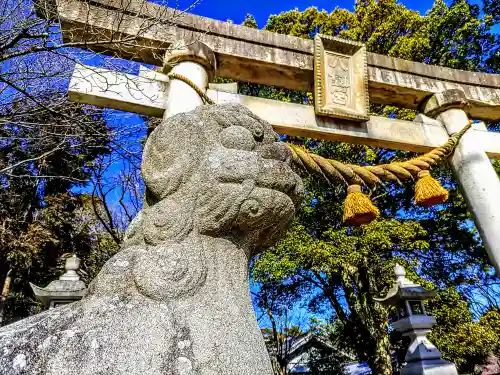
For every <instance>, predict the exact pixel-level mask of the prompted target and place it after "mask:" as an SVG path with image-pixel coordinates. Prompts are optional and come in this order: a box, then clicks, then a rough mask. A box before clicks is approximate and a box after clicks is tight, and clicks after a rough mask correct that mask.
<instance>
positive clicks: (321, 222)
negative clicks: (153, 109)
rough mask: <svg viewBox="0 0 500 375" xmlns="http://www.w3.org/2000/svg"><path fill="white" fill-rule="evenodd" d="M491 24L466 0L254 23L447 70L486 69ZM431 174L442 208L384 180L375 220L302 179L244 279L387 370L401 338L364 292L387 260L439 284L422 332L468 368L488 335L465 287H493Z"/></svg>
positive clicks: (328, 149)
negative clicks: (364, 221)
mask: <svg viewBox="0 0 500 375" xmlns="http://www.w3.org/2000/svg"><path fill="white" fill-rule="evenodd" d="M492 3H494V2H492ZM488 4H489V3H488ZM488 6H490V7H491V4H489V5H488ZM493 22H494V17H492V16H491V15H490V14H488V13H486V14H484V15H481V14H480V12H479V9H478V7H477V6H475V5H471V4H469V3H468V2H467V1H454V2H453V3H452V4H451V5H449V6H448V5H446V3H444V2H443V1H441V0H438V1H436V2H435V3H434V5H433V7H432V9H430V10H429V11H428V12H427V13H426V15H424V16H421V15H420V14H419V13H417V12H415V11H412V10H409V9H407V8H406V7H405V6H404V5H402V4H400V3H397V2H396V1H394V0H380V1H374V0H363V1H359V2H356V5H355V8H354V11H353V12H350V11H348V10H345V9H339V8H336V9H334V10H333V11H332V12H330V13H328V12H326V11H324V10H323V11H320V10H318V9H317V8H308V9H306V10H304V11H298V10H297V9H296V10H291V11H287V12H282V13H281V14H279V15H273V16H271V17H270V18H269V20H268V23H267V25H266V26H265V29H266V30H269V31H274V32H278V33H283V34H289V35H294V36H299V37H303V38H313V37H314V35H315V34H316V33H322V34H326V35H334V36H338V37H341V38H346V39H351V40H356V41H361V42H363V43H365V44H366V46H367V49H368V50H369V51H370V52H375V53H380V54H385V55H390V56H394V57H400V58H404V59H407V60H413V61H419V62H424V63H431V64H437V65H442V66H447V67H452V68H459V69H467V70H476V71H477V70H485V71H498V70H499V66H500V64H498V59H497V60H495V58H496V56H498V50H499V49H498V41H496V40H495V35H494V34H492V32H491V27H492V26H493ZM495 64H497V65H495ZM243 87H244V88H243V89H242V90H247V91H246V92H244V93H245V94H247V95H248V94H250V95H256V96H264V97H270V98H273V99H278V100H285V101H295V102H299V103H300V102H302V103H307V102H311V100H310V98H306V93H296V92H290V91H287V90H281V89H278V88H266V91H264V90H263V87H262V86H257V85H245V86H243ZM371 111H372V113H375V114H379V115H383V116H387V117H398V118H401V119H406V120H412V119H413V118H414V116H415V114H416V112H415V111H411V110H406V109H399V108H396V107H392V106H380V105H372V108H371ZM288 140H290V141H293V142H295V143H299V144H300V143H301V144H304V145H305V146H306V147H307V148H309V149H310V150H312V151H313V152H316V153H318V154H320V155H322V156H325V157H328V158H334V159H337V160H340V161H343V162H347V163H355V164H361V165H364V164H377V163H381V162H385V161H387V160H389V159H391V160H401V159H405V158H408V157H410V156H411V154H410V153H407V152H399V151H398V152H396V151H391V150H385V149H373V148H370V147H366V146H359V145H356V146H353V145H347V144H343V143H334V142H325V141H317V140H311V139H292V138H288ZM433 175H434V176H436V177H438V178H439V180H440V181H441V183H442V184H443V185H444V186H445V187H446V188H448V189H449V190H450V198H449V201H448V202H447V203H446V204H443V205H440V206H438V207H436V208H433V209H430V210H429V209H422V208H419V207H416V206H415V205H414V204H413V189H412V186H411V184H408V185H403V186H396V185H392V186H385V187H383V189H379V190H375V191H373V192H371V195H372V200H373V201H374V202H375V203H376V205H377V207H378V208H379V209H380V210H381V213H382V215H381V219H380V220H379V221H377V222H374V223H372V224H370V225H368V226H365V227H362V228H352V227H347V226H345V225H344V224H343V223H342V201H343V199H344V198H345V191H344V188H343V187H339V186H331V185H328V184H326V183H325V182H324V181H321V180H319V179H317V178H314V177H312V176H309V175H307V174H304V175H303V180H304V183H305V186H306V191H307V195H306V199H305V201H304V202H303V205H302V207H301V210H300V212H299V214H298V217H297V220H296V222H295V223H294V225H293V227H292V228H291V229H290V230H289V232H288V233H287V235H286V237H285V238H284V239H283V240H282V241H281V242H280V243H278V244H277V245H276V246H275V247H274V248H272V249H270V250H269V251H268V252H266V253H264V254H262V255H261V256H260V257H259V258H258V259H256V261H255V265H254V268H253V276H254V278H255V280H258V281H259V282H260V283H262V285H266V284H269V283H272V284H274V287H273V290H274V294H273V295H271V297H272V298H273V299H277V300H279V298H280V297H279V296H278V295H276V291H277V290H279V291H281V292H282V293H286V294H287V296H288V299H289V300H288V304H290V303H291V299H294V298H295V301H296V302H297V303H304V302H307V303H308V307H309V309H310V311H311V312H312V313H321V314H327V315H329V316H330V319H331V321H332V323H333V324H334V327H335V330H336V332H337V334H338V337H341V338H342V340H343V344H344V347H348V348H351V350H352V351H353V352H354V353H355V354H356V356H357V358H358V359H359V360H366V361H368V363H369V365H370V367H371V368H372V371H373V372H374V373H377V374H391V373H392V368H391V362H390V357H389V352H390V348H391V346H392V347H395V348H396V347H398V346H399V347H401V345H402V341H401V337H399V338H398V337H397V335H391V336H389V335H388V331H387V325H388V318H389V312H388V311H387V310H386V309H384V308H383V307H382V306H380V305H379V304H378V303H377V302H375V300H374V299H373V297H377V296H380V295H384V294H385V293H386V292H387V290H388V287H389V286H390V285H391V284H392V282H393V281H394V273H393V267H394V263H395V262H396V261H397V262H399V263H401V264H403V265H405V267H406V268H407V272H408V274H409V277H410V278H412V279H414V280H415V281H419V282H420V283H422V285H424V286H425V287H428V288H433V287H438V288H442V289H443V290H444V292H442V293H440V295H439V298H438V299H436V301H434V302H431V303H430V304H429V308H428V309H429V311H430V312H431V313H433V314H435V315H436V316H437V320H438V325H437V327H436V328H435V331H434V333H433V336H432V338H431V339H433V340H435V342H436V344H437V345H438V347H439V348H440V350H442V352H443V353H444V355H445V357H446V358H448V359H451V360H453V361H455V363H456V364H457V365H458V366H459V370H463V371H471V369H474V366H475V365H477V364H481V363H482V362H483V361H484V359H485V357H486V356H487V355H488V353H490V352H491V351H492V350H493V348H494V345H493V343H495V342H496V340H497V339H498V336H497V334H495V333H492V330H491V329H487V328H486V325H485V324H483V323H480V322H475V321H474V319H473V316H472V314H471V310H470V309H471V307H472V304H473V303H474V300H472V299H469V300H467V296H471V295H472V294H473V290H475V288H482V286H486V287H485V289H488V290H490V291H491V289H489V288H488V287H487V286H488V285H491V284H495V283H496V282H497V279H496V276H494V275H493V274H492V272H491V268H490V266H489V265H488V259H487V256H486V252H485V250H484V248H483V246H482V243H481V241H480V239H479V237H478V235H477V232H476V231H475V229H474V228H473V226H472V223H471V219H470V213H469V212H468V211H467V208H466V205H465V202H464V200H463V198H462V196H461V194H460V192H459V190H458V188H457V185H456V182H455V181H454V179H453V177H452V176H451V173H450V172H449V170H448V169H446V168H437V169H435V170H434V172H433ZM417 271H418V272H417ZM276 284H280V286H279V287H278V286H276ZM261 293H266V288H263V289H262V290H261ZM490 297H491V296H490ZM494 298H495V297H493V299H494ZM280 308H283V306H282V305H280ZM390 340H391V341H390ZM464 343H465V345H464ZM403 357H404V355H403ZM396 367H397V366H396Z"/></svg>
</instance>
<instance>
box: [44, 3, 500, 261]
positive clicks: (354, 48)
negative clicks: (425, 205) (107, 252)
mask: <svg viewBox="0 0 500 375" xmlns="http://www.w3.org/2000/svg"><path fill="white" fill-rule="evenodd" d="M38 11H39V13H41V14H44V15H45V16H46V17H49V16H53V15H54V14H57V15H58V17H59V18H60V20H61V27H62V30H63V38H64V39H65V40H66V41H69V42H82V41H92V42H93V43H92V44H91V45H88V46H87V48H88V49H92V50H94V51H98V52H103V53H107V54H114V55H117V56H119V57H122V58H125V59H131V60H136V61H141V62H145V63H148V64H153V65H156V66H163V67H164V69H165V71H166V70H167V69H172V71H173V72H176V73H178V74H182V75H184V76H186V77H187V78H189V79H190V80H191V81H193V82H194V83H195V84H196V85H197V86H199V87H201V88H203V89H206V88H207V87H208V83H209V81H210V79H211V78H212V77H213V76H214V75H218V76H222V77H227V78H231V79H235V80H238V81H245V82H251V83H258V84H266V85H275V86H279V87H284V88H288V89H293V90H301V91H308V92H314V99H315V107H311V106H305V105H297V104H290V103H282V102H277V101H273V100H266V99H260V98H252V97H248V96H243V95H238V94H237V93H236V92H234V85H233V86H231V88H232V89H228V87H229V86H227V85H222V86H221V85H211V87H210V88H209V90H208V92H207V93H208V95H209V96H210V97H211V98H212V99H213V100H214V101H215V102H218V103H222V102H231V101H232V102H240V103H243V104H244V105H246V106H247V107H248V108H249V109H251V110H252V111H253V112H254V113H255V114H257V115H258V116H260V117H262V118H263V119H265V120H268V121H269V122H270V123H271V124H272V125H273V126H274V127H275V129H276V131H278V132H280V133H286V134H291V135H300V136H309V137H312V138H319V139H330V140H341V141H346V142H353V143H363V144H369V145H372V146H378V147H387V148H393V149H404V150H409V151H417V152H425V151H428V150H430V149H431V148H433V147H436V146H438V145H440V144H442V143H444V142H445V141H446V139H447V138H448V137H449V135H450V134H453V133H455V132H457V131H458V130H460V129H461V128H463V127H464V126H465V125H466V124H467V122H468V120H469V117H470V118H471V119H476V120H483V121H500V76H499V75H495V74H485V73H472V72H465V71H460V70H455V69H449V68H442V67H437V66H431V65H426V64H421V63H416V62H410V61H405V60H401V59H397V58H392V57H387V56H382V55H378V54H373V53H366V51H365V47H364V46H363V45H362V44H359V43H355V42H347V41H342V40H339V39H336V38H332V37H326V36H317V37H316V38H315V40H314V41H312V40H305V39H301V38H297V37H291V36H286V35H280V34H276V33H271V32H267V31H263V30H255V29H251V28H247V27H244V26H238V25H233V24H229V23H226V22H220V21H216V20H211V19H208V18H204V17H199V16H195V15H192V14H188V13H179V11H177V10H174V9H170V8H167V7H162V6H159V5H156V4H153V3H149V2H143V1H140V0H93V1H92V2H88V1H83V0H52V1H39V6H38ZM174 14H178V17H176V18H175V19H174V21H173V22H165V23H162V22H158V21H159V20H160V21H161V20H162V19H164V18H165V17H166V16H167V15H174ZM123 36H125V37H127V36H129V37H130V38H131V40H133V42H130V43H129V44H126V45H125V46H124V45H123V44H119V43H114V42H113V41H114V40H116V39H117V38H118V39H119V38H120V37H123ZM165 56H167V57H166V58H165ZM111 87H112V89H111ZM228 91H229V92H228ZM231 91H232V92H231ZM69 92H70V98H71V99H72V100H74V101H78V102H81V103H89V104H95V105H99V106H103V107H110V108H115V109H121V110H127V111H131V112H137V113H142V114H147V115H152V116H157V117H161V116H163V117H169V116H172V115H173V114H175V113H179V112H183V111H188V110H191V109H193V108H194V107H196V106H198V105H200V104H202V101H201V99H200V98H199V96H198V94H197V93H196V92H195V91H194V90H193V89H192V88H191V87H190V86H188V85H187V84H185V83H184V82H182V81H178V80H174V81H170V82H169V80H168V78H167V77H166V76H165V75H164V74H161V73H157V72H153V71H148V70H146V69H143V70H141V72H140V75H139V76H131V75H126V74H123V73H116V72H112V71H109V70H105V69H101V68H90V67H85V66H77V68H76V69H75V73H74V75H73V79H72V81H71V84H70V90H69ZM172 93H175V95H172ZM369 102H372V103H378V104H390V105H394V106H398V107H403V108H410V109H418V110H419V111H420V112H421V113H422V115H419V116H418V117H417V120H416V121H415V122H408V121H400V120H391V119H386V118H382V117H377V116H369V115H368V104H369ZM499 141H500V135H499V134H496V133H490V132H487V130H486V127H485V125H484V124H481V123H480V124H476V125H475V127H474V130H473V131H470V132H468V133H467V134H466V135H465V136H464V137H463V139H462V140H461V142H460V144H459V146H458V147H457V149H456V151H455V153H454V155H453V156H452V158H451V160H450V163H451V166H452V169H453V171H454V173H455V174H456V177H457V179H458V182H459V184H460V187H461V189H462V191H463V192H464V196H465V199H466V201H467V203H468V207H469V210H470V211H471V213H472V215H473V217H474V220H475V223H476V226H477V228H478V230H479V232H480V234H481V236H482V239H483V242H484V244H485V247H486V249H487V250H488V252H489V255H490V258H491V260H492V262H493V264H494V265H495V267H496V269H497V271H499V270H500V199H499V197H500V181H499V180H498V177H497V175H496V173H495V171H494V169H493V167H492V165H491V163H490V161H489V159H488V157H492V158H499V157H500V142H499Z"/></svg>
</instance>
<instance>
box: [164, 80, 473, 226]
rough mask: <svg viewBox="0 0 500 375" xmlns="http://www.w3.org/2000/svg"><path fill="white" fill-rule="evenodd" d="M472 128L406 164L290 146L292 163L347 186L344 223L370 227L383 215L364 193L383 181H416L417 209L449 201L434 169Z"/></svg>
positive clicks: (465, 127)
mask: <svg viewBox="0 0 500 375" xmlns="http://www.w3.org/2000/svg"><path fill="white" fill-rule="evenodd" d="M167 75H168V76H169V77H170V78H175V79H179V80H181V81H183V82H185V83H186V84H188V85H189V86H191V87H192V88H193V90H195V91H196V92H197V93H198V95H200V97H201V98H202V99H203V101H204V102H205V103H206V104H215V102H214V101H213V100H212V99H210V98H209V97H208V95H207V94H206V93H205V92H203V90H201V89H200V88H199V87H198V86H197V85H196V84H194V82H193V81H191V80H190V79H189V78H186V77H184V76H182V75H180V74H177V73H172V72H171V73H168V74H167ZM471 126H472V121H469V123H468V124H467V125H466V126H464V128H463V129H462V130H461V131H459V132H458V133H455V134H453V135H452V136H451V137H450V138H449V139H448V141H447V142H446V143H445V144H444V145H442V146H440V147H436V148H435V149H433V150H432V151H429V152H428V153H426V154H423V155H420V156H417V157H416V158H412V159H409V160H406V161H402V162H401V161H398V162H392V163H388V164H379V165H373V166H371V165H366V166H360V165H354V164H344V163H342V162H340V161H338V160H334V159H327V158H324V157H322V156H319V155H316V154H314V153H312V152H310V151H309V150H307V149H306V148H305V147H303V146H298V145H295V144H293V143H287V146H288V147H289V149H290V150H291V152H292V160H293V163H294V164H295V165H296V166H298V167H299V168H300V169H302V170H304V171H307V172H309V173H311V174H313V175H316V176H319V177H321V178H324V179H326V180H327V181H328V182H330V183H332V182H340V183H342V184H344V185H345V186H347V197H346V199H345V201H344V221H345V222H347V223H349V224H352V225H363V224H368V223H370V222H372V221H373V220H375V219H376V218H377V217H378V216H379V215H380V212H379V210H378V209H377V207H375V205H374V204H373V203H372V202H371V200H370V198H369V196H368V195H366V194H364V193H363V191H362V189H363V188H365V189H367V190H369V191H371V190H372V189H374V188H375V187H377V186H378V185H381V184H382V181H388V182H395V183H398V184H401V181H402V180H415V178H416V179H417V182H416V183H415V195H414V200H415V203H416V204H417V205H420V206H424V207H430V206H433V205H436V204H441V203H444V202H446V201H447V200H448V191H447V190H446V189H445V188H443V187H442V186H441V184H440V183H439V182H438V181H437V180H436V179H434V178H433V177H432V176H431V174H430V169H431V167H433V166H435V165H438V164H439V163H441V162H442V161H443V160H445V159H446V158H448V156H450V155H451V154H452V153H453V151H454V150H455V147H456V146H457V144H458V142H459V141H460V138H461V137H462V136H463V135H464V134H465V132H467V130H469V129H470V128H471Z"/></svg>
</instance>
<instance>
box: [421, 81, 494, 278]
mask: <svg viewBox="0 0 500 375" xmlns="http://www.w3.org/2000/svg"><path fill="white" fill-rule="evenodd" d="M468 106H469V103H468V101H467V98H466V97H465V94H464V93H463V91H462V90H459V89H452V90H446V91H443V92H441V93H438V94H434V95H433V96H432V97H431V98H430V99H429V100H428V101H427V102H426V103H425V104H424V106H423V112H424V114H426V115H428V116H430V117H434V118H436V119H437V120H439V121H441V122H442V123H443V125H444V126H445V128H446V130H447V131H448V134H449V135H450V136H451V135H452V134H454V133H457V132H459V131H460V130H461V129H463V127H464V126H466V125H467V124H468V122H469V118H468V116H467V112H466V110H467V107H468ZM482 126H483V127H484V130H486V129H485V128H486V127H485V126H484V124H483V125H482ZM449 162H450V165H451V168H452V171H453V173H454V175H455V177H456V179H457V180H458V184H459V186H460V189H461V190H462V193H463V196H464V198H465V201H466V202H467V206H468V208H469V211H470V212H471V214H472V217H473V219H474V222H475V224H476V228H477V230H478V231H479V234H480V235H481V238H482V240H483V244H484V247H485V248H486V250H487V252H488V255H489V259H490V261H491V262H492V263H493V266H494V267H495V269H496V271H497V275H500V180H499V179H498V176H497V174H496V172H495V169H494V168H493V165H492V164H491V162H490V160H489V158H488V156H487V155H486V153H485V151H484V145H483V144H482V143H481V141H480V139H479V138H478V137H477V134H475V132H467V133H465V135H464V136H463V137H462V139H461V140H460V142H459V143H458V145H457V147H456V149H455V151H454V153H453V155H452V156H451V158H450V160H449Z"/></svg>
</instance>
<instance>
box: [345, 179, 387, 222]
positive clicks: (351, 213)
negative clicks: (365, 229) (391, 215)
mask: <svg viewBox="0 0 500 375" xmlns="http://www.w3.org/2000/svg"><path fill="white" fill-rule="evenodd" d="M379 215H380V212H379V210H378V208H377V207H375V206H374V205H373V203H372V202H371V200H370V198H368V197H367V196H366V195H365V194H363V192H362V191H361V186H359V185H350V186H349V187H348V188H347V197H346V199H345V202H344V221H347V222H348V223H349V224H352V225H362V224H369V223H371V222H372V221H373V220H375V219H376V218H377V217H378V216H379Z"/></svg>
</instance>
